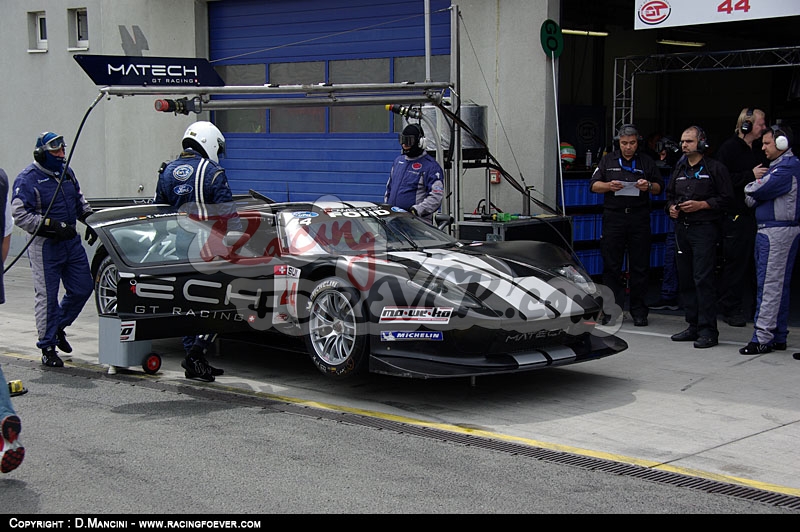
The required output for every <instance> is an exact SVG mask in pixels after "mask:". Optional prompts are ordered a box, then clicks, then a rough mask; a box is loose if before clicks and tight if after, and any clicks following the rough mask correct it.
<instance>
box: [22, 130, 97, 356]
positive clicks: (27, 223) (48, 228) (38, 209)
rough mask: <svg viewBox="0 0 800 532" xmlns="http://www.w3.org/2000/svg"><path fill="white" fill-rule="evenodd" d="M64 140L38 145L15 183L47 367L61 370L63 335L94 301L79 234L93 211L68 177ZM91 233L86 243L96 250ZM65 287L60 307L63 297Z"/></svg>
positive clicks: (49, 138)
mask: <svg viewBox="0 0 800 532" xmlns="http://www.w3.org/2000/svg"><path fill="white" fill-rule="evenodd" d="M65 148H66V144H64V137H62V136H61V135H57V134H55V133H53V132H50V131H47V132H44V133H42V134H41V135H39V137H38V138H37V139H36V147H35V149H34V152H33V158H34V162H33V163H31V164H30V165H28V167H27V168H25V169H24V170H23V171H22V172H20V174H19V175H18V176H17V178H16V180H15V181H14V192H13V199H12V200H11V209H12V214H13V216H14V223H15V224H16V225H17V226H18V227H20V228H21V229H23V230H24V231H27V232H28V233H29V234H30V237H29V238H30V240H31V241H30V245H29V246H28V260H29V261H30V265H31V273H32V274H33V288H34V315H35V318H36V328H37V329H38V332H39V341H38V342H37V343H36V347H38V348H39V349H41V350H42V364H44V365H45V366H51V367H62V366H63V365H64V362H63V361H62V360H61V358H60V357H59V356H58V352H57V351H56V348H58V349H60V350H61V351H63V352H64V353H71V352H72V347H71V346H70V345H69V342H67V337H66V333H65V332H64V329H65V328H66V327H68V326H69V325H71V324H72V322H73V321H75V318H77V317H78V315H79V314H80V313H81V310H83V306H84V305H85V304H86V301H87V300H88V299H89V296H90V295H92V289H93V288H94V283H93V280H92V274H91V272H90V269H89V259H88V258H87V257H86V251H85V250H84V249H83V245H82V244H81V239H80V237H79V236H78V233H77V231H76V229H75V223H76V222H77V221H80V222H83V223H86V218H88V217H89V215H90V214H92V207H91V205H89V203H88V202H87V201H86V198H84V197H83V193H82V192H81V187H80V185H79V184H78V180H77V179H75V173H74V172H73V171H72V168H69V169H67V172H66V173H65V172H64V162H65V158H64V149H65ZM96 238H97V235H96V234H95V233H94V231H92V230H91V228H87V230H86V239H87V240H88V241H89V243H90V244H93V243H94V241H95V239H96ZM61 284H63V285H64V290H65V293H64V297H63V298H62V299H61V301H60V302H59V300H58V291H59V287H60V285H61Z"/></svg>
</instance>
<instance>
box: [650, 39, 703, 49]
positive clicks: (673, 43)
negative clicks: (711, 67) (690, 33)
mask: <svg viewBox="0 0 800 532" xmlns="http://www.w3.org/2000/svg"><path fill="white" fill-rule="evenodd" d="M656 43H658V44H667V45H669V46H691V47H692V48H700V47H701V46H705V45H706V43H704V42H692V41H672V40H669V39H661V40H658V41H656Z"/></svg>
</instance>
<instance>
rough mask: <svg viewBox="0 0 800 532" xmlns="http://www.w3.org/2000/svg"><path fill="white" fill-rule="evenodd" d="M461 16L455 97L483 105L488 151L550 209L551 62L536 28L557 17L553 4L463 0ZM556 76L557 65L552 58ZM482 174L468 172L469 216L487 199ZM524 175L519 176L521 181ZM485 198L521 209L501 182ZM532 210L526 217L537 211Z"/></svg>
mask: <svg viewBox="0 0 800 532" xmlns="http://www.w3.org/2000/svg"><path fill="white" fill-rule="evenodd" d="M458 6H459V9H460V11H461V18H462V19H463V21H462V22H461V24H460V25H461V28H460V34H461V39H460V40H461V83H460V87H461V99H462V102H469V101H471V102H474V103H476V104H478V105H485V106H487V107H488V112H487V124H488V130H489V149H490V151H491V153H492V154H494V156H495V157H496V158H497V160H498V161H500V164H501V165H502V166H503V167H504V168H505V169H506V171H508V173H510V174H511V175H513V176H514V177H515V178H516V179H517V180H518V181H522V179H523V178H524V184H526V185H533V186H534V187H535V190H534V192H533V196H534V197H535V198H538V199H540V200H544V201H545V203H548V204H550V205H551V206H555V199H556V178H557V172H558V166H557V165H558V161H559V152H558V143H557V138H556V131H557V128H556V122H557V119H556V106H555V101H554V92H553V74H552V72H553V65H552V62H551V60H550V59H549V58H548V57H547V56H546V55H545V53H544V50H543V49H542V45H541V40H540V28H541V26H542V23H543V22H544V21H545V20H547V19H552V20H556V21H558V20H559V2H558V1H557V0H492V1H486V0H466V1H462V2H458ZM555 66H556V76H558V61H557V60H556V65H555ZM485 175H486V173H485V171H483V170H477V169H472V170H466V171H465V173H464V176H463V178H462V190H463V193H462V201H463V204H462V206H463V208H464V211H466V212H472V210H473V209H474V207H475V205H476V204H477V202H478V200H479V199H481V198H484V197H485V196H486V184H485V183H486V178H485ZM520 176H522V177H520ZM490 193H491V201H492V203H494V204H495V205H497V206H498V207H500V208H501V209H503V210H504V211H506V212H522V211H523V204H524V200H523V197H522V196H521V195H520V194H519V193H518V192H517V191H516V190H515V189H514V188H512V186H511V185H509V184H508V183H506V182H505V181H503V182H502V183H501V184H498V185H491V186H490ZM536 209H537V208H536V207H535V206H533V207H532V209H531V212H541V210H538V211H537V210H536Z"/></svg>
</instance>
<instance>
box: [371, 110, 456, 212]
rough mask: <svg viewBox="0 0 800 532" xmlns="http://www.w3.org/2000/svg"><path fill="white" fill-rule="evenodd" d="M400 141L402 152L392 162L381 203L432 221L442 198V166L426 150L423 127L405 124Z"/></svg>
mask: <svg viewBox="0 0 800 532" xmlns="http://www.w3.org/2000/svg"><path fill="white" fill-rule="evenodd" d="M399 140H400V146H401V147H402V149H403V153H402V154H401V155H399V156H398V157H397V158H396V159H395V160H394V163H392V170H391V172H390V174H389V181H387V182H386V193H385V194H384V195H383V201H384V203H388V204H389V205H392V206H393V207H400V208H401V209H405V210H407V211H409V212H410V213H412V214H414V215H416V216H420V217H422V218H424V219H426V220H428V221H432V220H433V214H434V213H435V212H437V211H438V210H439V207H440V206H441V205H442V197H443V196H444V172H443V171H442V167H441V166H439V163H438V162H436V159H434V158H433V157H431V156H430V155H428V153H427V152H426V151H425V136H424V134H423V131H422V126H420V125H418V124H409V125H407V126H406V127H405V128H404V129H403V132H402V133H401V134H400V139H399Z"/></svg>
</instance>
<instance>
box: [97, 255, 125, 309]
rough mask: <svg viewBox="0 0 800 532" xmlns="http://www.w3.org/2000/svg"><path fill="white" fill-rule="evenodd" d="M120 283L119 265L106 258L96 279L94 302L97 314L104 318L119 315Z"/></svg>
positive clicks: (108, 257) (98, 270)
mask: <svg viewBox="0 0 800 532" xmlns="http://www.w3.org/2000/svg"><path fill="white" fill-rule="evenodd" d="M118 283H119V270H117V265H116V264H114V261H112V260H111V257H110V256H106V257H105V258H104V259H103V261H102V262H101V263H100V267H99V268H98V269H97V275H96V276H95V278H94V302H95V305H96V306H97V313H98V314H100V315H104V316H109V315H111V316H116V315H117V284H118Z"/></svg>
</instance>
